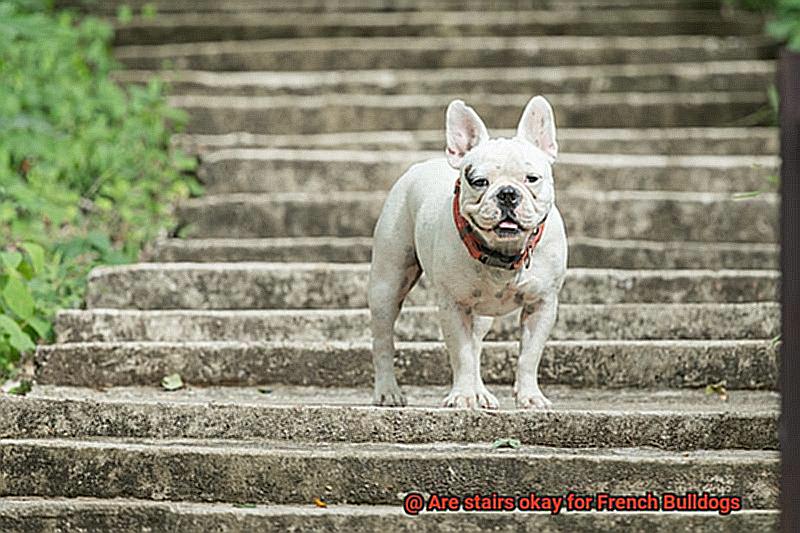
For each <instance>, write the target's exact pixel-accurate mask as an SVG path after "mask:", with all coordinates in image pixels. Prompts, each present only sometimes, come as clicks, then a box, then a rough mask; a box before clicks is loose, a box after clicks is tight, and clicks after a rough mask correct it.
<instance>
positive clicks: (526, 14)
mask: <svg viewBox="0 0 800 533" xmlns="http://www.w3.org/2000/svg"><path fill="white" fill-rule="evenodd" d="M145 3H150V2H144V1H143V0H142V1H141V2H139V0H136V1H133V0H124V1H121V0H120V1H119V2H113V1H109V2H102V3H99V4H98V5H96V6H95V7H94V8H93V9H95V10H100V12H101V13H109V14H110V13H113V12H114V11H115V9H116V6H117V5H118V4H127V5H133V6H134V7H135V8H137V9H138V7H140V5H142V4H145ZM155 4H156V5H157V9H158V12H159V15H158V16H157V17H155V18H150V19H148V18H137V19H135V20H134V21H133V22H132V23H130V24H126V25H124V26H121V27H120V28H119V32H118V34H117V40H118V47H117V48H116V54H117V56H118V58H119V60H120V61H121V62H123V63H124V64H126V65H127V66H128V67H130V69H131V70H129V71H126V72H122V73H120V74H119V78H120V81H122V82H126V83H142V82H144V81H145V80H147V79H149V78H150V77H151V76H153V75H154V74H155V72H154V71H156V70H158V69H161V68H162V67H165V66H166V67H172V68H174V69H175V70H170V71H168V72H166V73H164V74H163V75H164V76H165V77H167V78H168V79H170V80H171V81H172V84H173V94H174V96H173V97H172V99H173V103H174V104H175V105H176V106H178V107H181V108H184V109H186V110H187V111H188V112H189V116H190V117H191V121H190V124H189V131H188V133H186V134H183V135H180V136H177V137H176V139H175V143H176V144H177V145H179V146H181V147H183V148H185V149H187V150H189V151H191V152H192V153H195V154H197V155H198V156H199V157H201V158H202V168H201V170H200V177H201V179H202V181H203V182H204V183H205V184H206V195H205V196H203V197H201V198H194V199H191V200H188V201H186V202H184V203H182V204H181V205H179V206H178V207H177V209H178V214H179V217H180V220H181V231H180V234H181V235H182V236H183V237H184V238H180V239H177V238H176V239H168V240H165V241H163V242H160V243H158V245H157V248H156V251H155V256H154V257H153V261H154V262H151V263H141V264H136V265H130V266H123V267H108V268H99V269H97V270H95V271H94V272H93V273H92V274H91V277H90V280H89V294H88V297H87V306H86V307H87V308H86V309H85V310H69V311H63V312H61V313H60V314H59V316H58V321H57V331H58V343H57V344H55V345H53V346H46V347H41V348H40V349H39V351H38V353H37V354H36V372H37V385H36V386H35V387H34V390H33V392H32V393H30V394H28V395H27V396H26V397H24V398H21V397H3V398H0V496H2V498H0V530H2V531H64V530H114V531H168V530H169V531H253V530H262V531H309V530H335V531H379V530H384V531H395V530H398V531H479V530H484V529H491V530H494V531H509V532H510V531H605V530H624V531H653V530H658V531H723V530H724V531H768V530H772V529H774V528H775V527H776V524H777V514H776V511H775V509H776V506H777V493H778V487H777V468H778V453H777V451H776V450H777V446H778V441H777V419H778V397H777V393H776V392H775V390H776V382H777V349H776V346H775V343H774V342H773V340H772V339H773V338H774V337H775V335H777V333H778V330H779V324H780V316H779V307H778V305H777V303H776V301H777V296H776V289H777V283H778V274H777V272H776V270H775V268H776V260H777V247H776V245H775V242H776V231H777V210H776V203H777V198H776V196H775V194H774V192H772V191H773V185H771V184H770V182H769V181H768V180H767V177H768V176H770V175H773V174H775V173H776V168H777V165H778V161H777V158H776V156H775V153H776V151H777V134H776V132H775V131H774V130H773V129H771V128H769V127H751V126H759V125H764V124H766V120H767V115H768V112H765V109H766V105H767V96H766V95H767V92H766V91H767V88H768V86H769V85H770V84H771V82H772V77H773V70H774V64H773V62H772V60H771V59H772V57H773V55H774V51H775V50H774V47H773V46H772V44H771V43H770V42H769V41H767V40H765V39H764V38H763V37H761V36H760V21H759V20H754V19H752V18H748V17H744V16H741V15H730V14H725V15H724V16H723V15H721V14H720V7H719V5H718V3H717V2H714V1H710V0H696V1H690V0H659V1H651V0H561V1H555V0H494V1H492V2H476V1H472V0H466V1H464V0H461V1H454V0H378V1H370V0H338V1H334V0H327V1H326V0H298V1H296V2H284V1H280V2H279V1H277V0H234V1H230V2H216V1H207V0H159V1H157V2H155ZM477 9H480V10H482V11H481V12H478V11H470V10H477ZM538 93H544V94H546V95H547V96H548V98H550V100H551V102H552V103H553V105H554V108H555V111H556V115H557V122H558V125H559V127H560V129H559V141H560V143H561V147H562V151H563V152H564V154H563V156H562V157H561V159H560V161H559V163H558V164H557V166H556V167H555V172H556V184H557V190H558V204H559V207H560V208H561V211H562V213H563V214H564V215H565V219H566V224H567V229H568V233H569V242H570V263H571V271H570V274H569V277H568V281H567V283H566V286H565V287H564V290H563V292H562V302H563V304H562V306H561V309H560V313H559V320H558V323H557V325H556V327H555V329H554V332H553V335H552V340H551V342H550V343H549V346H548V347H547V349H546V352H545V355H544V360H543V362H542V368H541V372H540V375H541V376H542V383H543V387H544V390H545V393H546V394H548V396H549V397H550V398H551V399H552V400H553V401H554V409H553V410H552V411H548V412H520V411H514V410H512V409H511V391H510V387H509V385H510V383H511V379H512V374H513V370H514V360H515V356H516V349H517V346H516V342H515V340H516V338H517V334H518V332H517V328H516V327H515V325H514V322H513V320H512V319H511V318H509V317H506V318H504V319H501V320H498V321H497V323H496V325H495V327H494V329H493V331H492V332H491V333H490V336H489V341H488V342H487V345H486V347H485V352H484V353H485V355H484V362H483V365H484V368H483V372H484V378H485V380H486V382H487V383H488V384H489V386H490V388H491V389H492V390H494V391H495V392H496V393H497V396H498V397H499V398H500V400H501V403H502V404H503V409H502V410H500V411H496V412H473V411H465V410H446V409H441V408H439V407H438V405H439V403H440V401H441V399H442V398H443V397H444V395H445V394H446V391H447V384H448V382H449V379H450V371H449V367H448V365H447V362H446V355H445V353H444V348H443V345H442V343H441V342H440V340H441V339H440V332H439V329H438V326H437V325H436V322H435V320H433V309H432V307H431V305H432V300H431V296H430V294H429V292H428V289H427V287H426V284H425V280H424V279H423V280H422V282H421V284H420V286H419V287H417V288H416V289H414V291H413V292H412V294H411V296H410V301H409V302H408V304H407V306H406V309H404V311H403V313H402V315H401V318H400V320H399V323H398V326H397V335H398V339H399V340H400V341H401V342H400V353H399V357H398V360H397V362H396V367H397V368H398V375H399V378H400V381H401V384H403V385H404V387H405V388H407V391H408V396H409V399H410V406H409V407H407V408H404V409H394V408H375V407H372V406H370V390H369V387H370V385H371V381H372V369H371V360H370V351H369V332H368V327H367V325H368V313H367V311H366V309H365V307H366V290H365V285H366V279H367V272H368V264H367V261H368V260H369V254H370V235H371V232H372V229H373V225H374V222H375V219H376V217H377V215H378V213H379V210H380V207H381V203H382V201H383V198H384V195H385V191H386V190H387V188H388V187H389V186H390V185H391V183H392V182H393V181H394V180H395V179H396V178H397V177H398V176H399V175H400V174H401V173H402V171H403V170H404V169H405V168H406V167H407V166H408V165H409V164H410V163H412V162H415V161H418V160H421V159H425V158H428V157H435V156H438V155H439V154H440V153H441V149H442V146H443V143H444V140H443V131H442V126H443V117H444V108H445V105H446V104H447V102H449V100H450V99H452V98H455V97H461V98H463V99H465V100H466V101H467V102H468V103H470V104H471V105H474V106H475V108H476V109H477V110H478V111H479V112H480V113H481V115H482V116H483V117H484V118H485V119H486V121H487V124H488V125H489V126H490V127H494V128H496V129H493V132H494V133H495V134H496V135H497V134H499V135H503V134H507V133H508V131H507V128H511V127H512V126H513V125H514V124H516V121H517V119H518V117H519V114H520V113H521V110H522V107H523V105H524V103H525V102H526V101H527V99H528V98H529V97H530V96H531V95H534V94H538ZM753 190H763V191H764V192H763V193H762V194H760V195H759V196H757V197H752V198H747V199H737V198H735V193H737V192H746V191H753ZM172 373H179V374H180V375H181V376H182V378H183V380H184V381H185V382H186V383H187V384H188V387H187V388H185V389H183V390H179V391H174V392H167V391H165V390H162V389H161V388H160V387H159V383H160V382H161V379H162V378H163V377H164V376H165V375H167V374H172ZM720 381H724V382H725V389H723V388H722V387H717V388H716V389H715V390H716V391H717V392H715V393H713V394H707V393H706V390H705V387H706V386H707V385H709V384H715V383H718V382H720ZM501 438H516V439H519V440H520V441H521V442H522V446H521V447H519V448H516V449H494V448H493V447H492V442H493V441H495V440H496V439H501ZM411 491H418V492H421V493H423V494H431V493H444V494H448V495H459V496H467V495H472V494H475V493H482V494H491V493H492V492H497V493H499V494H520V495H527V494H528V493H529V492H531V491H535V492H538V493H545V494H565V493H567V492H570V491H573V492H577V493H582V494H592V493H595V492H598V491H610V492H612V493H617V494H643V493H645V492H646V491H653V492H655V493H663V492H666V491H674V492H679V493H683V492H687V491H699V492H703V491H708V492H711V493H714V494H727V495H738V496H741V497H742V498H743V502H744V506H745V511H742V512H737V513H733V514H732V515H730V516H727V517H720V516H719V515H718V513H716V512H706V513H693V512H672V513H646V512H623V513H605V514H598V513H566V514H565V513H562V514H561V515H559V516H557V517H551V516H549V515H548V514H538V513H533V514H532V513H422V514H421V515H420V516H418V517H415V518H412V517H408V516H405V515H404V513H403V511H402V507H401V503H402V500H403V497H404V495H405V494H406V493H408V492H411ZM315 500H317V501H318V504H319V505H320V506H318V505H315V503H314V501H315ZM319 502H326V503H327V505H328V507H327V508H322V507H321V505H324V504H320V503H319Z"/></svg>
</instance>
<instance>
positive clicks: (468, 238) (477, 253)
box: [453, 177, 547, 270]
mask: <svg viewBox="0 0 800 533" xmlns="http://www.w3.org/2000/svg"><path fill="white" fill-rule="evenodd" d="M460 196H461V180H460V177H459V178H456V186H455V190H454V191H453V220H454V221H455V223H456V228H457V229H458V236H459V237H461V242H463V243H464V246H466V247H467V251H468V252H469V255H470V256H471V257H472V258H473V259H477V260H478V261H480V262H481V263H483V264H484V265H489V266H493V267H499V268H505V269H506V270H518V269H519V267H520V266H522V265H523V264H524V265H525V267H526V268H527V267H528V265H529V264H530V261H531V253H533V249H534V248H536V245H537V244H539V241H540V240H542V235H543V234H544V223H545V220H547V216H546V215H545V217H544V218H543V219H542V221H541V222H540V223H539V225H538V226H536V227H535V228H533V231H532V232H531V234H530V236H529V237H528V244H527V245H525V248H523V250H522V252H520V253H518V254H516V255H505V254H501V253H499V252H497V251H494V250H492V249H490V248H487V247H486V245H485V244H484V243H483V240H482V239H481V238H480V237H479V236H478V235H476V233H475V229H474V228H473V227H472V225H470V223H469V222H468V221H467V219H466V218H464V216H463V215H462V214H461V208H460V206H459V197H460Z"/></svg>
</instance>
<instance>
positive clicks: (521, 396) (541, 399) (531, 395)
mask: <svg viewBox="0 0 800 533" xmlns="http://www.w3.org/2000/svg"><path fill="white" fill-rule="evenodd" d="M514 401H515V403H516V405H517V409H550V408H551V407H552V406H553V402H551V401H550V400H548V399H547V398H545V396H544V394H542V392H541V391H535V392H518V393H516V394H515V395H514Z"/></svg>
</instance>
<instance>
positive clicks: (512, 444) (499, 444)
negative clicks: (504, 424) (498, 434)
mask: <svg viewBox="0 0 800 533" xmlns="http://www.w3.org/2000/svg"><path fill="white" fill-rule="evenodd" d="M520 446H522V443H521V442H520V441H519V439H497V440H496V441H494V442H493V443H492V448H494V449H497V448H513V449H515V450H516V449H517V448H519V447H520Z"/></svg>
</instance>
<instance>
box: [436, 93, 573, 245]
mask: <svg viewBox="0 0 800 533" xmlns="http://www.w3.org/2000/svg"><path fill="white" fill-rule="evenodd" d="M446 130H447V149H446V154H447V160H448V162H449V163H450V165H451V166H452V167H453V168H456V169H458V170H459V172H460V178H459V179H460V180H461V199H460V205H459V207H460V209H461V214H462V215H463V216H464V217H465V218H466V219H467V221H468V222H469V223H470V224H471V225H472V226H473V228H474V229H475V230H476V231H477V233H478V234H479V235H480V237H482V238H483V240H484V242H485V243H486V244H487V245H488V246H489V247H491V248H492V249H494V250H497V251H501V252H503V253H506V254H512V253H516V252H519V251H520V250H521V249H522V247H523V246H524V245H525V243H526V241H527V238H528V236H529V235H530V233H531V232H532V231H533V229H534V228H535V227H536V225H537V224H539V222H541V221H542V219H543V218H544V217H545V215H547V213H549V212H550V208H551V207H552V206H553V203H554V201H555V189H554V186H553V171H552V164H553V162H554V161H555V159H556V156H557V155H558V144H557V143H556V124H555V119H554V117H553V109H552V108H551V107H550V104H549V103H548V102H547V100H545V98H544V97H542V96H536V97H535V98H533V99H531V101H530V102H528V105H527V106H525V110H524V111H523V112H522V118H520V121H519V125H518V126H517V134H516V136H514V137H513V138H511V139H490V138H489V132H488V131H487V130H486V126H485V125H484V123H483V121H482V120H481V118H480V117H479V116H478V114H477V113H476V112H475V110H474V109H472V108H471V107H469V106H467V105H466V104H465V103H464V102H463V101H461V100H453V101H452V102H450V105H449V106H448V107H447V118H446Z"/></svg>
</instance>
